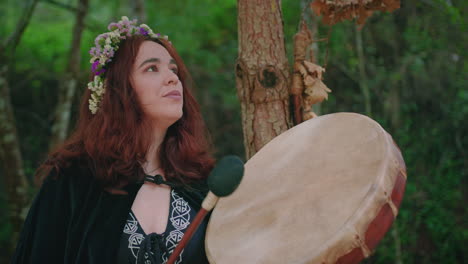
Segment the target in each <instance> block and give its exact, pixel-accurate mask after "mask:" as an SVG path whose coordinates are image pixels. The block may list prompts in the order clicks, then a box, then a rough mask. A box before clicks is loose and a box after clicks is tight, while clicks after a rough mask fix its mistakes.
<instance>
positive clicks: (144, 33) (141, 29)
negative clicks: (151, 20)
mask: <svg viewBox="0 0 468 264" xmlns="http://www.w3.org/2000/svg"><path fill="white" fill-rule="evenodd" d="M140 34H141V35H143V36H147V35H148V31H146V30H145V29H144V28H140Z"/></svg>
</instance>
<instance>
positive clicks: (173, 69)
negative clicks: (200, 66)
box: [171, 68, 179, 74]
mask: <svg viewBox="0 0 468 264" xmlns="http://www.w3.org/2000/svg"><path fill="white" fill-rule="evenodd" d="M171 71H173V72H174V73H175V74H178V73H179V69H177V68H172V69H171Z"/></svg>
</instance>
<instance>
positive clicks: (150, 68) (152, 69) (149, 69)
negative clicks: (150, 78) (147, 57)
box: [146, 66, 158, 72]
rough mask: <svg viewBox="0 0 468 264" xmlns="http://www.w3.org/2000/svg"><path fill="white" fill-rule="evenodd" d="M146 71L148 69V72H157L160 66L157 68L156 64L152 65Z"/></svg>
mask: <svg viewBox="0 0 468 264" xmlns="http://www.w3.org/2000/svg"><path fill="white" fill-rule="evenodd" d="M146 71H148V72H157V71H158V68H156V66H151V67H149V68H148V69H147V70H146Z"/></svg>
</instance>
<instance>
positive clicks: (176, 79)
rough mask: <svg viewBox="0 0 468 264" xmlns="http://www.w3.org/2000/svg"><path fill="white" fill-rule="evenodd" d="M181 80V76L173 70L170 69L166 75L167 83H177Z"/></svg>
mask: <svg viewBox="0 0 468 264" xmlns="http://www.w3.org/2000/svg"><path fill="white" fill-rule="evenodd" d="M178 82H179V76H177V74H176V73H175V72H173V71H172V70H169V73H168V76H167V77H166V84H167V85H170V84H172V85H175V84H177V83H178Z"/></svg>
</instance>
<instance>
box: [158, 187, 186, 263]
mask: <svg viewBox="0 0 468 264" xmlns="http://www.w3.org/2000/svg"><path fill="white" fill-rule="evenodd" d="M171 195H172V211H171V214H170V217H169V220H170V221H171V224H172V226H173V227H174V228H175V230H172V231H171V232H170V233H169V235H168V236H167V238H166V247H167V251H168V252H167V253H168V254H167V255H166V253H164V254H163V256H162V257H163V261H164V262H163V263H166V262H167V260H168V258H169V256H170V255H171V254H172V252H173V251H174V249H175V248H176V246H177V244H179V242H180V241H181V240H182V237H183V236H184V232H185V229H186V228H187V227H188V226H189V224H190V206H189V204H188V203H187V201H185V200H184V199H183V198H182V197H180V196H179V195H177V194H176V193H175V192H174V190H172V191H171ZM183 253H184V250H182V252H180V255H179V258H178V259H177V260H176V261H175V263H176V264H179V263H181V262H182V254H183Z"/></svg>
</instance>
